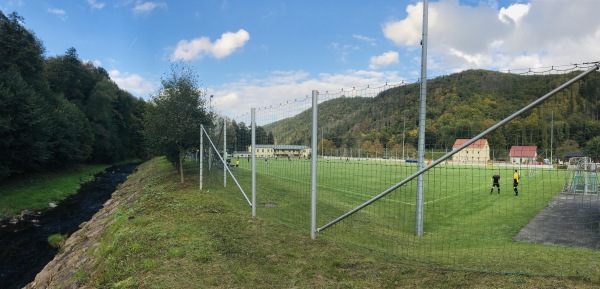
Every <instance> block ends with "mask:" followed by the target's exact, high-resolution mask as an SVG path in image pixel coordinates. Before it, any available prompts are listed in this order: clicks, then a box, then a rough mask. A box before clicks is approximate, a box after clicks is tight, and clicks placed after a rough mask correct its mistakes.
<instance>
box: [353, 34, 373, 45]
mask: <svg viewBox="0 0 600 289" xmlns="http://www.w3.org/2000/svg"><path fill="white" fill-rule="evenodd" d="M352 38H354V39H358V40H360V41H364V42H367V43H369V44H371V45H373V46H375V45H376V43H375V39H373V38H370V37H367V36H364V35H360V34H353V35H352Z"/></svg>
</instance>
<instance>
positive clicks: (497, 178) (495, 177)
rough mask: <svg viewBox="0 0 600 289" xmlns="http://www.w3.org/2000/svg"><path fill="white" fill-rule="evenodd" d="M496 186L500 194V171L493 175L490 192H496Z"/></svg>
mask: <svg viewBox="0 0 600 289" xmlns="http://www.w3.org/2000/svg"><path fill="white" fill-rule="evenodd" d="M494 187H497V188H498V194H500V175H499V174H498V172H495V173H494V175H493V176H492V190H490V194H491V193H493V192H494Z"/></svg>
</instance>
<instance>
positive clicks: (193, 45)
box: [171, 29, 250, 60]
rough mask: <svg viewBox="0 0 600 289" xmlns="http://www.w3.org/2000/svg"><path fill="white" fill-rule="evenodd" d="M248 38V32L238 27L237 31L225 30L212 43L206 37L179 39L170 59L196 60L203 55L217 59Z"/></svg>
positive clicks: (239, 46) (241, 45) (240, 45)
mask: <svg viewBox="0 0 600 289" xmlns="http://www.w3.org/2000/svg"><path fill="white" fill-rule="evenodd" d="M248 40H250V34H249V33H248V32H247V31H246V30H244V29H240V30H238V31H237V32H235V33H234V32H226V33H223V34H222V35H221V38H219V39H217V40H215V42H214V43H212V42H211V41H210V39H209V38H208V37H200V38H195V39H192V40H185V39H184V40H180V41H179V42H178V43H177V46H176V47H175V49H174V51H173V53H172V54H171V59H172V60H198V59H201V58H203V57H204V56H207V55H209V56H212V57H214V58H217V59H221V58H224V57H226V56H229V55H230V54H232V53H233V52H234V51H236V50H237V49H239V48H241V47H243V46H244V45H245V44H246V42H248Z"/></svg>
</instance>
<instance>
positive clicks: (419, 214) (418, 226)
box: [415, 0, 428, 236]
mask: <svg viewBox="0 0 600 289" xmlns="http://www.w3.org/2000/svg"><path fill="white" fill-rule="evenodd" d="M427 7H428V1H427V0H424V1H423V38H422V40H421V41H422V43H421V44H422V47H421V107H420V110H419V111H420V112H419V163H418V166H417V168H418V169H419V170H421V169H423V167H425V115H426V110H427V105H426V104H427ZM423 195H424V175H423V174H420V175H419V176H418V177H417V201H416V212H415V235H416V236H423V198H424V196H423Z"/></svg>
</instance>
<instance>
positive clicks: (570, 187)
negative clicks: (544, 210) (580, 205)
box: [563, 157, 599, 195]
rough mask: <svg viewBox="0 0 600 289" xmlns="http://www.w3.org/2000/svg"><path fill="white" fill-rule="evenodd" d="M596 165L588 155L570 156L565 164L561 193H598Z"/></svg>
mask: <svg viewBox="0 0 600 289" xmlns="http://www.w3.org/2000/svg"><path fill="white" fill-rule="evenodd" d="M598 165H599V164H596V163H593V162H592V159H590V158H588V157H574V158H571V159H570V160H569V165H568V166H567V173H566V175H565V186H564V188H563V193H568V194H584V195H598V175H597V174H596V171H597V169H598Z"/></svg>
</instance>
